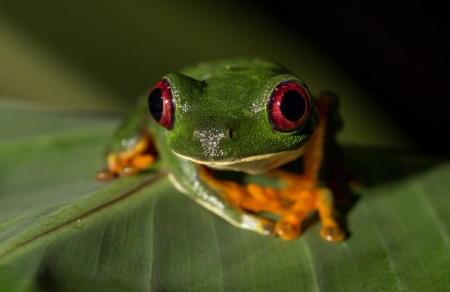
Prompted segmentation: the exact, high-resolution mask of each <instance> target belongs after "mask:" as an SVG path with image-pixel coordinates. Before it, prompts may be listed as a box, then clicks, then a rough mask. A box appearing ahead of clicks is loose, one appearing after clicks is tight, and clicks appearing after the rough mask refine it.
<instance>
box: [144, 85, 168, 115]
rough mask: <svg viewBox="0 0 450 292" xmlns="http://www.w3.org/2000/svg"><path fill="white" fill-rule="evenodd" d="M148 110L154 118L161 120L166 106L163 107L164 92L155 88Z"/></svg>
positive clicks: (149, 100)
mask: <svg viewBox="0 0 450 292" xmlns="http://www.w3.org/2000/svg"><path fill="white" fill-rule="evenodd" d="M148 109H149V111H150V114H151V115H152V117H153V118H154V119H155V120H156V121H159V120H160V119H161V116H162V113H163V109H164V105H163V97H162V90H161V89H160V88H155V89H154V90H153V91H152V92H151V93H150V96H149V97H148Z"/></svg>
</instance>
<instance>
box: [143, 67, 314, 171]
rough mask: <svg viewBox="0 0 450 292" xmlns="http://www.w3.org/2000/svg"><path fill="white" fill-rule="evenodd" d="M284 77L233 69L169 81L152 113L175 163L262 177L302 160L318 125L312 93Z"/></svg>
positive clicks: (152, 99) (157, 91) (155, 94)
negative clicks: (186, 162)
mask: <svg viewBox="0 0 450 292" xmlns="http://www.w3.org/2000/svg"><path fill="white" fill-rule="evenodd" d="M284 72H285V71H283V72H280V70H279V68H276V70H275V69H273V68H258V67H257V66H253V67H247V68H245V67H244V68H243V67H236V68H234V67H232V66H227V67H224V68H223V70H218V71H215V72H213V74H210V76H206V77H205V78H203V79H200V80H196V79H194V78H191V77H188V76H186V75H183V74H180V73H172V74H168V75H166V76H165V77H164V78H163V79H162V80H161V81H160V82H159V83H158V84H157V85H156V86H155V87H154V88H153V90H152V91H151V94H150V96H149V100H148V104H149V110H150V113H151V115H152V117H153V118H154V119H155V120H156V122H157V123H158V124H159V125H161V126H162V127H164V128H166V129H167V133H166V134H167V143H168V146H169V148H170V149H171V150H172V152H173V153H175V154H176V155H178V156H180V157H183V158H186V159H189V160H192V161H194V162H197V163H200V164H204V165H207V166H209V167H212V168H217V169H228V170H236V171H244V172H247V173H254V174H255V173H263V172H266V171H267V170H269V169H272V168H275V167H278V166H280V165H282V164H284V163H286V162H289V161H291V160H293V159H296V158H298V157H299V156H300V155H302V153H303V150H304V148H305V147H304V146H305V144H306V142H307V141H308V140H309V138H310V137H311V135H312V133H313V131H314V129H315V127H316V124H317V115H316V112H315V110H314V109H313V107H312V104H311V102H312V101H311V98H310V94H309V91H308V89H307V87H306V85H305V84H304V83H303V82H302V81H300V80H299V79H298V78H296V77H295V76H293V75H291V74H287V73H284Z"/></svg>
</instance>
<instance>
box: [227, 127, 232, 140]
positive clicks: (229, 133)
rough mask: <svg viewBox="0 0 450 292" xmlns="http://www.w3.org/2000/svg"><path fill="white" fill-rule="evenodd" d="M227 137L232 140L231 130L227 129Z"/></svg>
mask: <svg viewBox="0 0 450 292" xmlns="http://www.w3.org/2000/svg"><path fill="white" fill-rule="evenodd" d="M227 136H228V138H230V139H232V138H233V130H232V129H227Z"/></svg>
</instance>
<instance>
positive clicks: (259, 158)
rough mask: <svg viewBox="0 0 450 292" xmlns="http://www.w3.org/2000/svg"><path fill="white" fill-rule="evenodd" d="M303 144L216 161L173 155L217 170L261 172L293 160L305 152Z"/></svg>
mask: <svg viewBox="0 0 450 292" xmlns="http://www.w3.org/2000/svg"><path fill="white" fill-rule="evenodd" d="M305 148H306V145H305V146H302V147H300V148H298V149H295V150H288V151H283V152H278V153H269V154H263V155H255V156H250V157H245V158H242V159H233V160H218V161H203V160H197V159H195V158H192V157H189V156H184V155H181V154H178V153H176V152H174V154H175V155H177V156H179V157H181V158H184V159H187V160H190V161H193V162H195V163H198V164H202V165H205V166H207V167H209V168H212V169H217V170H232V171H239V172H245V173H248V174H262V173H265V172H267V171H269V170H271V169H274V168H277V167H279V166H281V165H283V164H286V163H288V162H290V161H293V160H295V159H297V158H299V157H300V156H302V155H303V153H304V152H305Z"/></svg>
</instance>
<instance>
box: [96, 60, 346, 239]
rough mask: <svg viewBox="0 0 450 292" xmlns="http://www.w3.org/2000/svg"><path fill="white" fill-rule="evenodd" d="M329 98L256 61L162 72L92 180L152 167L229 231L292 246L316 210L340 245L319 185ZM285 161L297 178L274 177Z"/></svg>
mask: <svg viewBox="0 0 450 292" xmlns="http://www.w3.org/2000/svg"><path fill="white" fill-rule="evenodd" d="M336 99H337V98H336V96H335V95H333V94H332V93H329V92H323V93H322V94H321V95H320V96H319V97H318V98H317V99H315V98H312V97H311V95H310V92H309V90H308V88H307V87H306V85H305V83H303V81H302V80H300V79H299V78H297V77H296V76H295V75H293V74H292V73H290V72H289V71H287V70H286V69H284V68H283V67H282V66H280V65H278V64H277V63H274V62H272V61H268V60H264V59H246V58H239V59H233V60H222V61H216V62H211V63H200V64H199V65H197V66H192V67H188V68H185V69H184V70H181V71H180V72H179V73H170V74H167V75H165V76H164V77H163V78H162V80H161V81H159V82H158V83H157V84H156V85H155V86H154V87H153V89H152V90H151V91H150V94H149V95H148V96H146V97H145V98H141V99H139V100H138V102H137V104H136V106H135V107H134V109H133V110H132V112H131V114H130V115H129V117H128V118H127V119H125V121H124V122H123V124H122V125H121V127H120V128H119V129H118V131H117V132H116V134H115V136H114V139H113V143H112V145H111V151H110V152H109V154H108V156H107V159H106V160H107V167H106V168H105V169H104V170H102V171H100V172H98V173H97V179H98V180H104V181H106V180H110V179H113V178H116V177H123V176H129V175H134V174H137V173H139V172H140V171H142V170H145V169H146V168H148V167H149V166H150V165H152V163H153V162H154V161H155V159H160V160H162V164H163V166H164V167H165V168H166V169H167V170H168V172H169V178H170V180H171V181H172V183H173V184H174V186H175V187H176V188H177V189H178V190H179V191H181V192H182V193H184V194H186V195H187V196H189V197H190V198H192V199H193V200H194V201H196V202H197V203H199V204H200V205H202V206H203V207H205V208H206V209H208V210H210V211H212V212H213V213H215V214H217V215H219V216H220V217H222V218H223V219H225V220H226V221H228V222H230V223H231V224H233V225H235V226H237V227H240V228H244V229H248V230H252V231H255V232H257V233H260V234H263V235H278V236H280V237H281V238H283V239H285V240H292V239H294V238H296V237H298V236H299V235H300V233H301V222H302V221H303V219H304V218H305V217H306V216H307V214H308V213H309V212H310V211H314V210H317V211H318V213H319V216H320V218H321V221H322V228H321V231H320V234H321V236H322V237H323V238H325V239H326V240H329V241H341V240H343V239H344V238H345V232H344V231H343V230H342V229H341V228H340V227H339V225H338V223H337V222H336V220H335V217H334V208H333V193H332V191H331V190H330V188H328V187H326V186H325V185H324V182H323V181H322V180H321V179H320V173H321V171H322V170H323V168H324V165H326V160H327V159H326V157H327V151H325V150H326V149H328V145H330V143H333V142H334V132H335V130H336V128H337V127H336V126H334V125H333V123H332V122H333V121H334V120H336V118H334V117H336V116H337V114H336V108H335V106H334V105H335V104H336ZM330 125H331V126H330ZM293 161H294V162H293ZM288 162H292V163H294V164H296V166H298V169H299V170H302V169H303V172H302V173H301V174H300V173H298V172H292V171H286V170H282V169H281V168H280V166H282V165H284V164H286V163H288ZM223 171H234V172H243V173H247V174H250V175H255V176H263V178H264V177H266V178H267V179H275V180H277V181H279V182H281V185H282V186H281V187H278V188H275V187H267V186H264V185H261V184H257V183H248V184H242V183H240V182H237V181H232V180H224V179H221V178H220V175H217V173H220V172H223ZM262 213H272V214H276V215H278V216H279V219H278V220H275V221H273V220H269V219H266V218H265V217H263V216H262V215H261V214H262Z"/></svg>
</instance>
